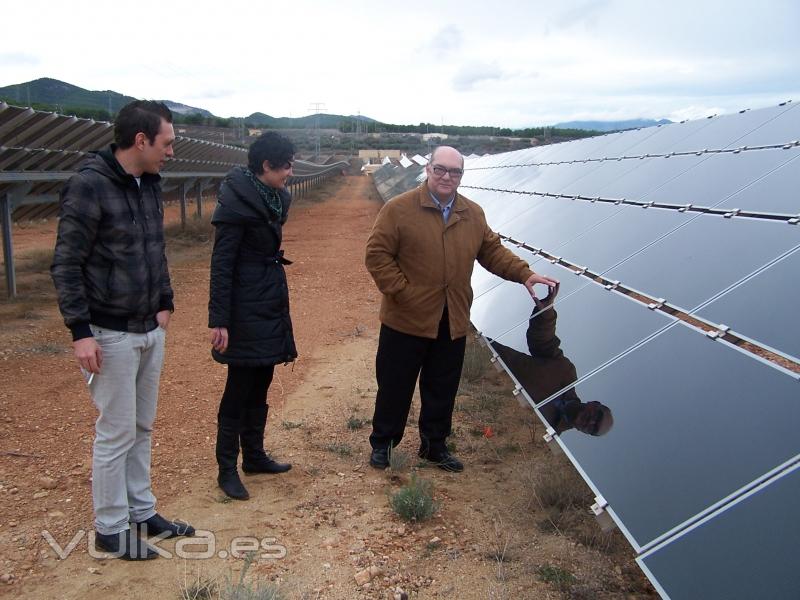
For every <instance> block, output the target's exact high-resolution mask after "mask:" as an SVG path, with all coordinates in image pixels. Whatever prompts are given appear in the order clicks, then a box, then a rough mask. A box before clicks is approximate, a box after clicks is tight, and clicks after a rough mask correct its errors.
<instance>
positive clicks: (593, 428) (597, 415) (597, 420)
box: [583, 406, 606, 435]
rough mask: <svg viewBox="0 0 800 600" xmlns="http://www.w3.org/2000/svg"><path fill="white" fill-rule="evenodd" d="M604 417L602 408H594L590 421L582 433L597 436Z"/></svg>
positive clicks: (604, 413)
mask: <svg viewBox="0 0 800 600" xmlns="http://www.w3.org/2000/svg"><path fill="white" fill-rule="evenodd" d="M605 416H606V412H605V411H604V410H603V408H602V407H599V406H595V407H594V410H593V411H592V416H591V420H590V421H589V422H588V423H586V428H585V429H584V430H583V431H584V432H585V433H588V434H589V435H597V432H598V431H599V430H600V425H601V423H602V421H603V417H605Z"/></svg>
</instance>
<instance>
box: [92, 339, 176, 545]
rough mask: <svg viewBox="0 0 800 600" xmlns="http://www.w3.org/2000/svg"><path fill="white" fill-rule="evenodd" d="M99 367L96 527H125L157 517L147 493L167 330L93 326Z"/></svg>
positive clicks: (107, 530) (102, 529)
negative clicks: (132, 330) (100, 355)
mask: <svg viewBox="0 0 800 600" xmlns="http://www.w3.org/2000/svg"><path fill="white" fill-rule="evenodd" d="M92 333H93V334H94V337H95V340H96V341H97V343H98V344H99V345H100V348H101V349H102V351H103V365H102V368H101V370H100V373H98V374H97V375H95V377H94V380H93V381H92V383H91V385H90V386H89V389H90V392H91V395H92V400H93V401H94V405H95V406H96V407H97V410H98V411H99V412H100V416H99V417H98V418H97V422H96V423H95V438H94V450H93V454H92V499H93V501H94V515H95V521H94V524H95V529H96V530H97V531H98V533H102V534H104V535H109V534H114V533H118V532H120V531H122V530H124V529H128V527H129V525H128V521H129V520H130V521H135V522H139V521H144V520H145V519H149V518H150V517H152V516H153V515H154V514H155V513H156V508H155V507H156V498H155V496H154V495H153V492H152V490H151V489H150V443H151V442H150V438H151V434H152V431H153V421H154V420H155V418H156V405H157V404H158V382H159V379H160V377H161V365H162V363H163V361H164V337H165V333H166V332H165V331H164V330H163V329H161V327H157V328H156V329H154V330H153V331H150V332H148V333H128V332H124V331H113V330H111V329H105V328H102V327H97V326H95V325H92Z"/></svg>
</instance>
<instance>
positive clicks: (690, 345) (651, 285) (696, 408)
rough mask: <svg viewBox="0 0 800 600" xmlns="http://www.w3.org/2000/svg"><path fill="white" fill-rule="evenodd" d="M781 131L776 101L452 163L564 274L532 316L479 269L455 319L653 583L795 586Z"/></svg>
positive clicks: (786, 173) (708, 589)
mask: <svg viewBox="0 0 800 600" xmlns="http://www.w3.org/2000/svg"><path fill="white" fill-rule="evenodd" d="M799 140H800V107H798V106H797V105H795V104H791V103H784V104H782V105H780V106H776V107H772V108H767V109H761V110H752V111H749V110H748V111H742V112H741V113H739V114H735V115H726V116H715V117H712V118H708V119H702V120H697V121H687V122H684V123H676V124H670V125H662V126H660V127H652V128H646V129H640V130H634V131H627V132H620V133H613V134H609V135H603V136H598V137H593V138H586V139H582V140H578V141H574V142H568V143H562V144H555V145H549V146H541V147H534V148H530V149H525V150H519V151H515V152H509V153H504V154H499V155H493V156H485V157H479V158H474V159H468V160H467V162H466V171H465V174H464V177H463V181H462V184H461V187H460V191H461V192H462V193H463V194H464V195H466V196H467V197H469V198H471V199H473V200H475V201H476V202H478V203H479V204H480V205H481V206H482V207H483V209H484V211H485V213H486V217H487V220H488V222H489V224H490V226H491V227H492V229H494V230H495V231H497V232H498V233H500V235H501V236H502V238H503V240H504V242H503V243H504V244H505V245H506V246H507V247H508V248H509V249H511V250H512V251H513V252H515V253H516V254H518V255H519V256H520V257H522V258H523V259H525V260H526V261H528V262H529V263H530V264H531V266H532V268H533V269H534V270H535V271H537V272H539V273H542V274H546V275H549V276H551V277H554V278H556V279H558V280H559V281H560V282H561V285H560V290H559V292H558V295H557V297H556V298H555V302H554V305H553V307H552V308H548V309H546V310H544V311H541V312H537V311H536V310H535V306H534V304H533V302H532V301H531V299H530V297H529V295H528V294H527V291H526V290H525V288H524V287H523V286H521V285H519V284H516V283H511V282H506V281H503V280H501V279H499V278H497V277H495V276H494V275H491V274H490V273H488V272H487V271H485V270H484V269H483V268H481V267H480V266H479V265H477V264H476V268H475V271H474V275H473V290H474V294H475V299H474V303H473V307H472V314H471V319H472V322H473V324H474V325H475V327H476V328H477V330H478V331H479V332H480V333H481V335H482V336H483V339H484V340H485V341H486V342H487V343H488V345H489V347H490V349H491V350H492V352H493V354H494V356H495V358H494V359H493V360H495V361H496V362H497V363H498V364H499V365H501V366H503V367H504V368H505V369H506V370H507V371H508V372H509V374H510V375H511V377H512V378H513V380H514V381H515V383H516V384H517V390H516V392H517V393H519V394H522V395H523V396H524V397H525V399H526V400H527V401H528V402H529V403H530V405H531V406H533V407H534V410H535V412H536V414H537V415H538V416H539V418H540V419H541V420H542V421H543V422H544V423H545V425H546V427H547V436H546V437H547V439H548V440H549V441H550V442H551V444H552V446H551V447H554V448H557V449H559V450H561V451H563V452H564V453H565V454H566V455H567V456H568V457H569V459H570V460H571V461H572V463H573V464H574V466H575V467H576V468H577V470H578V471H579V472H580V474H581V475H582V477H583V478H584V479H585V480H586V482H587V483H588V484H589V486H590V487H591V488H592V490H593V492H594V494H595V496H596V503H595V505H594V506H593V507H592V508H593V510H594V511H595V513H597V514H598V515H600V516H603V515H607V516H609V517H610V518H611V519H613V521H614V522H615V523H616V525H617V526H618V527H619V528H620V530H621V531H622V532H623V534H624V535H625V536H626V538H627V539H628V541H629V542H630V543H631V545H632V546H633V547H634V549H635V550H636V552H637V561H638V563H639V565H640V566H641V567H642V569H643V570H644V571H645V573H646V574H647V575H648V577H649V578H650V579H651V581H652V582H653V584H654V585H655V587H656V588H657V590H658V591H659V593H660V594H661V595H662V596H664V597H665V598H670V597H671V598H703V599H710V598H721V599H722V598H724V599H730V598H756V597H770V598H788V597H798V594H800V569H798V568H797V567H798V563H797V558H796V548H797V540H798V539H800V517H799V516H798V514H797V510H796V507H797V506H800V435H798V434H797V431H798V427H799V426H800V375H798V373H800V319H798V318H797V313H796V302H797V301H796V297H797V296H798V292H800V225H798V220H799V219H798V218H799V217H800V193H798V189H800V160H798V159H800V141H799ZM382 171H383V170H382ZM423 176H424V174H418V176H417V177H416V178H413V179H409V177H408V176H407V175H405V176H404V175H402V174H399V173H396V172H392V171H390V170H389V169H386V170H385V171H384V172H383V173H382V172H381V171H378V172H377V173H376V183H377V184H378V189H379V190H383V192H385V193H386V194H388V197H391V196H393V195H396V194H397V193H400V192H402V191H405V190H406V189H409V188H410V187H413V185H416V184H417V182H418V181H420V180H421V179H422V178H423ZM384 197H387V196H386V195H385V196H384ZM538 291H539V293H540V294H544V293H545V290H544V289H542V290H538ZM598 407H599V408H600V409H601V411H600V414H605V415H606V417H605V418H604V419H601V422H603V423H604V426H603V427H600V426H598V425H597V424H596V423H595V428H594V430H593V429H592V427H591V426H587V423H589V425H592V423H591V422H589V421H581V418H582V417H585V415H591V414H597V413H595V412H594V411H596V410H597V409H598ZM579 415H581V416H579ZM608 427H610V428H608ZM606 429H607V430H606ZM584 432H587V433H584ZM592 434H595V435H592ZM597 434H599V435H597Z"/></svg>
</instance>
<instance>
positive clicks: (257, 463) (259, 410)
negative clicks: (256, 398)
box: [240, 404, 292, 475]
mask: <svg viewBox="0 0 800 600" xmlns="http://www.w3.org/2000/svg"><path fill="white" fill-rule="evenodd" d="M268 409H269V407H268V406H267V405H266V404H262V405H261V406H257V407H255V408H251V409H249V410H248V411H247V412H245V414H244V419H243V421H242V425H241V436H240V437H241V440H242V471H244V473H245V474H246V475H254V474H256V473H285V472H286V471H288V470H289V469H291V468H292V465H290V464H289V463H279V462H277V461H276V460H273V459H272V457H270V455H269V454H267V453H266V452H264V429H265V427H266V425H267V411H268Z"/></svg>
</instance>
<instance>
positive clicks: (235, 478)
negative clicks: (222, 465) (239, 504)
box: [217, 468, 250, 500]
mask: <svg viewBox="0 0 800 600" xmlns="http://www.w3.org/2000/svg"><path fill="white" fill-rule="evenodd" d="M217 483H218V484H219V487H220V489H222V491H223V492H225V495H226V496H228V498H233V499H234V500H249V499H250V494H249V493H248V492H247V488H246V487H244V484H243V483H242V480H241V479H240V478H239V472H238V471H237V470H236V468H234V469H232V470H227V469H226V470H224V471H223V470H222V469H220V471H219V475H217Z"/></svg>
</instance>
